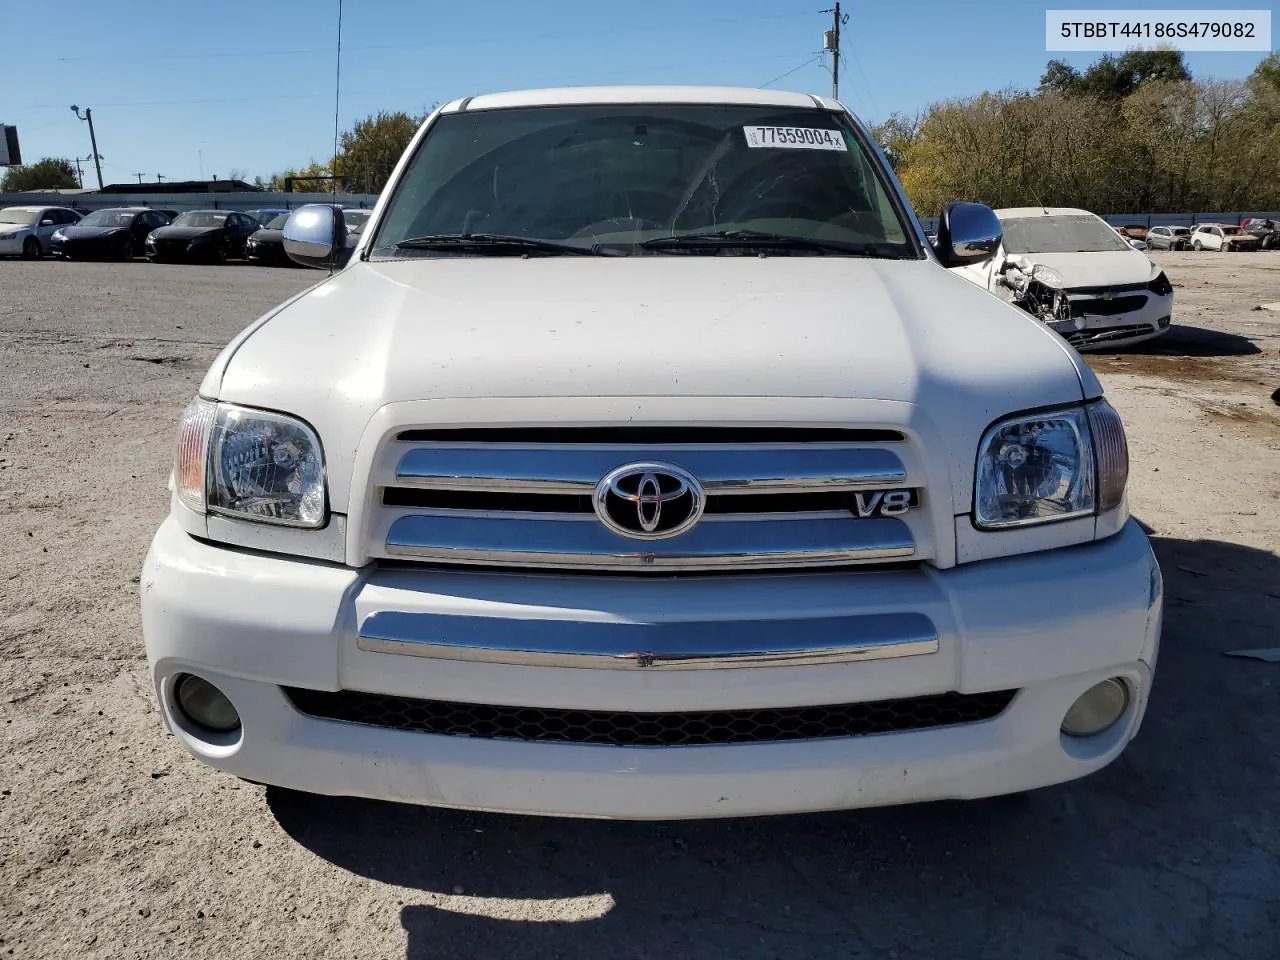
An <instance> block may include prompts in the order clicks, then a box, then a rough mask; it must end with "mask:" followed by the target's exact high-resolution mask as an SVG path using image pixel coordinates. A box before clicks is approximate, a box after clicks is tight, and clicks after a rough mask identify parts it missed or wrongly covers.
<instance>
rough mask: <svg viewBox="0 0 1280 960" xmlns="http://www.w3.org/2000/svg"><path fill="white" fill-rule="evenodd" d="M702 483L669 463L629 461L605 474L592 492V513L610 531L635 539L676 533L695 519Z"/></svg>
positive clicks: (700, 504)
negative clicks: (594, 513)
mask: <svg viewBox="0 0 1280 960" xmlns="http://www.w3.org/2000/svg"><path fill="white" fill-rule="evenodd" d="M705 503H706V498H705V496H704V494H703V492H702V484H700V483H698V480H697V478H696V477H694V476H693V474H691V473H689V471H687V470H685V469H683V468H682V467H677V466H676V465H675V464H672V463H629V464H627V465H626V466H624V467H619V468H618V469H617V470H614V471H612V472H610V473H608V474H607V475H606V476H605V477H604V478H603V479H602V480H601V481H600V482H599V483H598V484H596V492H595V510H596V516H597V517H599V518H600V522H601V523H603V524H604V525H605V526H606V527H608V528H609V529H610V530H612V531H613V532H614V533H616V534H619V535H620V536H624V537H633V538H635V539H637V540H663V539H665V538H667V537H675V536H679V535H680V534H682V533H685V532H686V531H687V530H689V528H690V527H692V526H693V525H694V524H695V523H697V522H698V518H699V517H701V516H702V508H703V506H704V505H705Z"/></svg>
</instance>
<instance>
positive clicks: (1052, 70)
mask: <svg viewBox="0 0 1280 960" xmlns="http://www.w3.org/2000/svg"><path fill="white" fill-rule="evenodd" d="M1079 86H1080V71H1079V70H1077V69H1076V68H1075V67H1073V66H1071V64H1069V63H1067V62H1066V61H1065V60H1050V61H1049V62H1048V64H1046V65H1045V68H1044V73H1043V74H1041V75H1040V90H1041V92H1042V93H1044V92H1049V91H1053V92H1055V93H1064V94H1072V93H1075V92H1076V89H1077V87H1079Z"/></svg>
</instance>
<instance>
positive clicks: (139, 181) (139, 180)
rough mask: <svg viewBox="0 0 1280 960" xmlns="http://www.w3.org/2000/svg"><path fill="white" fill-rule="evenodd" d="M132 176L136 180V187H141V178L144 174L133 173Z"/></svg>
mask: <svg viewBox="0 0 1280 960" xmlns="http://www.w3.org/2000/svg"><path fill="white" fill-rule="evenodd" d="M134 176H135V177H137V178H138V186H142V178H143V176H145V174H141V173H135V174H134Z"/></svg>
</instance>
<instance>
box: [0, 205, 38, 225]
mask: <svg viewBox="0 0 1280 960" xmlns="http://www.w3.org/2000/svg"><path fill="white" fill-rule="evenodd" d="M39 212H40V211H38V210H19V209H18V208H17V207H10V208H9V209H8V210H0V223H35V222H36V214H37V213H39Z"/></svg>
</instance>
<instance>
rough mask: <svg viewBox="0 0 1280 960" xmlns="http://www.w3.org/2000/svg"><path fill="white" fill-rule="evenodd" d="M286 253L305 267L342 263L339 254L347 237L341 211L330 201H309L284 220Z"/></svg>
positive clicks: (322, 267)
mask: <svg viewBox="0 0 1280 960" xmlns="http://www.w3.org/2000/svg"><path fill="white" fill-rule="evenodd" d="M282 234H283V236H284V252H285V253H286V254H288V255H289V258H290V259H291V260H293V261H295V262H297V263H300V264H302V265H303V266H304V267H316V268H318V269H321V270H327V269H328V268H330V267H335V266H339V263H338V262H337V260H338V257H337V256H336V254H338V252H339V251H340V250H341V249H342V246H343V244H344V243H345V241H346V237H347V225H346V222H345V221H344V219H343V217H342V211H341V210H339V209H337V208H335V207H332V206H330V205H329V204H327V203H308V204H306V205H305V206H302V207H299V208H298V209H297V210H295V211H293V213H291V214H289V219H288V220H287V221H286V222H285V225H284V230H283V231H282Z"/></svg>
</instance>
